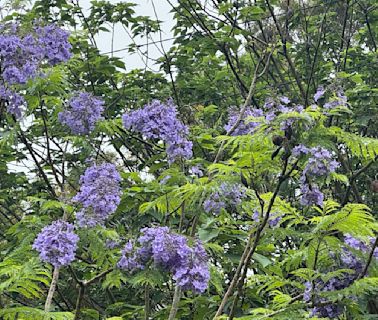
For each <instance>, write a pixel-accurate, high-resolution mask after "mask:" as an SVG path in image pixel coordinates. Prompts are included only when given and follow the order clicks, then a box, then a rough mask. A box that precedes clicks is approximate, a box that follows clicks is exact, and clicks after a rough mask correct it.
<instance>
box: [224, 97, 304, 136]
mask: <svg viewBox="0 0 378 320" xmlns="http://www.w3.org/2000/svg"><path fill="white" fill-rule="evenodd" d="M290 104H291V101H290V99H289V98H288V97H285V96H281V97H278V98H275V99H274V98H271V97H270V98H268V99H266V101H265V104H264V106H263V108H262V109H256V108H250V107H248V108H247V109H246V111H245V113H244V115H243V119H242V120H241V121H240V123H239V124H238V126H237V127H236V129H235V131H234V132H233V133H232V135H234V136H238V135H245V134H251V133H253V131H254V130H255V129H256V128H257V127H258V126H259V125H260V123H261V122H266V123H270V122H271V121H273V120H274V119H275V118H276V117H277V116H278V115H280V114H283V113H289V112H302V111H303V109H304V107H303V106H302V105H293V104H291V105H290ZM289 105H290V106H289ZM239 115H240V110H238V109H236V108H232V109H231V110H230V112H229V115H228V123H227V124H226V125H225V127H224V128H225V129H226V131H227V132H229V131H230V130H231V128H233V126H234V125H235V123H236V121H237V119H238V118H239ZM248 117H255V118H257V117H259V118H263V121H260V122H254V121H251V122H249V121H247V120H248V119H247V118H248ZM293 123H294V119H286V120H284V121H282V122H281V124H280V125H281V130H286V129H287V128H288V127H291V125H292V124H293Z"/></svg>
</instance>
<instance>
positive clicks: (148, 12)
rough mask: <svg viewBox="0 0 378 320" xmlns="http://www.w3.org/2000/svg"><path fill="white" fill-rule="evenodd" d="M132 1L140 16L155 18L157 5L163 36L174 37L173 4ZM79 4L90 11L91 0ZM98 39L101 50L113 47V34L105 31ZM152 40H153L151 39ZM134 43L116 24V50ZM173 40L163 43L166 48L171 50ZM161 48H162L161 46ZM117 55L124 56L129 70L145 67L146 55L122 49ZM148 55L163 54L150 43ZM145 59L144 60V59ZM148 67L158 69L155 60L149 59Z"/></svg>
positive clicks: (141, 41)
mask: <svg viewBox="0 0 378 320" xmlns="http://www.w3.org/2000/svg"><path fill="white" fill-rule="evenodd" d="M129 1H130V2H134V3H136V4H137V6H136V7H135V8H134V10H135V11H136V14H137V15H140V16H150V17H151V18H153V19H155V13H154V9H153V4H154V5H155V9H156V13H157V16H158V18H159V20H161V21H163V23H162V26H161V28H162V32H163V34H162V38H163V39H168V38H172V36H173V35H172V32H171V29H172V27H173V26H174V22H173V14H172V13H171V12H170V11H171V6H170V5H169V3H168V2H167V1H166V0H134V1H132V0H129ZM109 2H110V3H112V4H116V3H119V2H121V1H119V0H110V1H109ZM171 3H173V4H176V3H177V0H172V1H171ZM79 4H80V5H81V6H82V7H83V8H84V12H85V13H88V9H89V7H90V0H80V1H79ZM153 39H154V40H155V41H158V40H159V39H160V35H159V34H155V35H154V36H153ZM96 40H97V45H98V47H99V49H100V51H101V52H110V51H111V49H112V34H111V33H106V32H103V33H101V34H100V35H99V36H98V38H97V39H96ZM134 41H135V42H136V43H137V44H145V43H146V39H145V38H144V39H134ZM149 41H151V40H149ZM131 43H132V39H131V38H130V36H129V35H128V34H127V33H126V32H125V30H124V29H123V27H122V26H121V25H117V26H115V33H114V48H113V49H114V50H115V51H117V50H119V49H123V48H125V47H127V46H128V45H129V44H131ZM172 43H173V41H164V42H163V45H164V48H165V50H169V48H170V46H171V45H172ZM146 48H147V46H144V47H142V48H141V49H143V51H144V50H146ZM160 49H161V48H160ZM114 55H115V56H118V57H121V58H123V60H124V62H125V64H126V68H127V70H128V71H130V70H132V69H135V68H144V67H145V60H146V59H145V57H143V56H140V55H138V54H133V55H130V54H129V53H128V52H127V50H125V51H120V52H116V53H114ZM148 56H150V57H151V58H155V59H156V58H159V57H161V56H162V54H161V53H160V52H159V50H158V49H157V48H156V46H155V45H153V44H150V45H149V46H148ZM143 60H144V61H143ZM147 63H148V67H149V68H151V69H153V70H157V68H156V66H154V65H153V61H147Z"/></svg>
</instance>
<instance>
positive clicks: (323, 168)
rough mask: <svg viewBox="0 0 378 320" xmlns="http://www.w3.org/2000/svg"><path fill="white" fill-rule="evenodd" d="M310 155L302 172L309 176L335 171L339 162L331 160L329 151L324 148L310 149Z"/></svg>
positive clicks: (323, 174)
mask: <svg viewBox="0 0 378 320" xmlns="http://www.w3.org/2000/svg"><path fill="white" fill-rule="evenodd" d="M310 154H311V155H312V157H310V159H309V160H308V162H307V165H306V167H305V169H304V170H303V174H306V175H310V176H325V175H327V174H329V173H331V172H335V170H336V168H337V167H338V166H339V163H338V162H337V161H335V160H332V155H331V153H330V152H329V151H328V150H327V149H324V148H321V147H316V148H311V149H310Z"/></svg>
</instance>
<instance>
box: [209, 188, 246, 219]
mask: <svg viewBox="0 0 378 320" xmlns="http://www.w3.org/2000/svg"><path fill="white" fill-rule="evenodd" d="M245 196H246V195H245V188H244V187H243V186H242V185H240V184H230V183H225V182H224V183H222V184H221V185H220V186H219V188H217V189H216V190H215V191H213V192H212V193H211V194H210V195H209V198H207V199H206V200H205V201H204V202H203V208H204V210H205V212H207V213H214V214H219V213H220V211H221V209H223V208H226V206H227V205H229V206H236V205H239V204H240V203H241V202H242V200H243V198H244V197H245Z"/></svg>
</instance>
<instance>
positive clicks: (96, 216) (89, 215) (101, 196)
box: [73, 163, 121, 227]
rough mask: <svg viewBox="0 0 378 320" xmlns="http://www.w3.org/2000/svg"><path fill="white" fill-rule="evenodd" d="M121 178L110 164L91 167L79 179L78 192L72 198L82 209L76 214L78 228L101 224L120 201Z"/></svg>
mask: <svg viewBox="0 0 378 320" xmlns="http://www.w3.org/2000/svg"><path fill="white" fill-rule="evenodd" d="M120 181H121V177H120V175H119V173H118V171H117V169H116V167H115V166H114V165H113V164H111V163H104V164H101V165H98V166H97V165H93V166H91V167H90V168H88V169H87V170H86V171H85V173H84V175H82V176H81V177H80V184H81V186H80V192H79V193H78V194H77V195H76V196H75V197H74V198H73V200H74V201H77V202H80V203H81V204H82V206H83V208H82V209H81V210H80V211H79V212H77V213H76V219H77V222H78V225H79V226H80V227H94V226H96V225H98V224H100V225H101V224H103V223H104V222H105V220H106V219H107V218H108V217H109V216H110V215H111V214H112V213H113V212H115V211H116V209H117V206H118V204H119V203H120V201H121V198H120V196H121V188H120Z"/></svg>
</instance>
